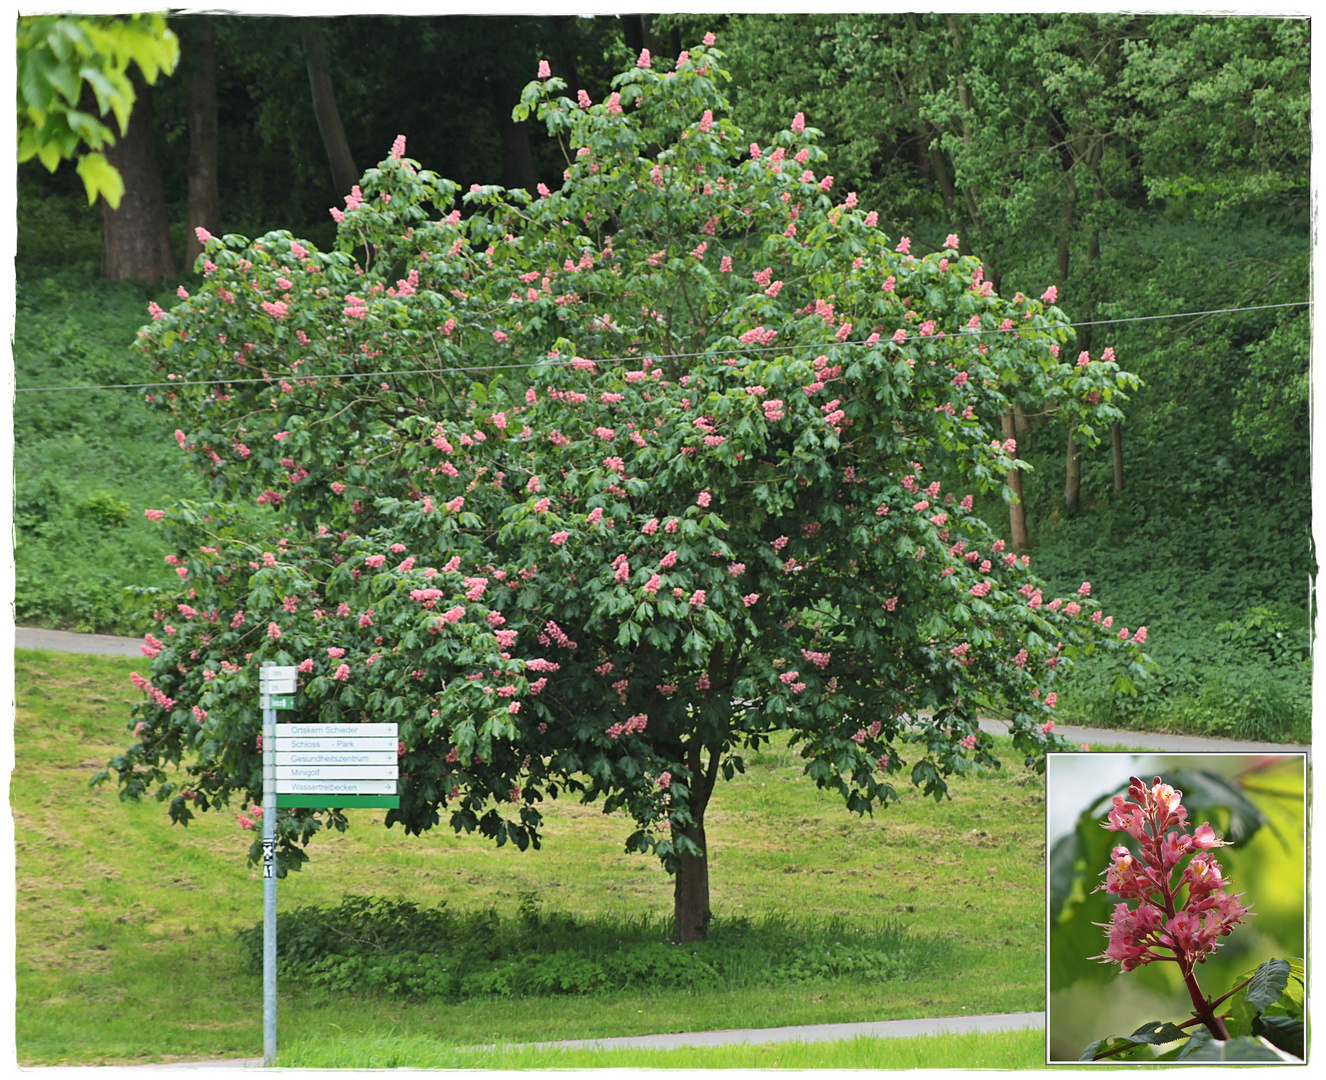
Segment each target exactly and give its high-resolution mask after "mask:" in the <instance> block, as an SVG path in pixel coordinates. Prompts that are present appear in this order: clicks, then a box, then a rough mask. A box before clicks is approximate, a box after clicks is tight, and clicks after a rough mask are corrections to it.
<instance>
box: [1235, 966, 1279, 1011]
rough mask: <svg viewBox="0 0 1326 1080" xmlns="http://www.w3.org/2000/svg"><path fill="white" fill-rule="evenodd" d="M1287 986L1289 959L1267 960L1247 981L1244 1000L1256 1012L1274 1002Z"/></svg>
mask: <svg viewBox="0 0 1326 1080" xmlns="http://www.w3.org/2000/svg"><path fill="white" fill-rule="evenodd" d="M1288 986H1289V961H1287V960H1267V961H1266V963H1264V964H1262V965H1260V966H1259V967H1258V968H1257V972H1256V974H1255V975H1253V977H1252V982H1250V983H1248V989H1247V993H1246V997H1245V1000H1246V1001H1247V1003H1248V1004H1249V1005H1251V1006H1252V1007H1253V1008H1254V1009H1256V1010H1257V1011H1258V1012H1261V1011H1263V1010H1265V1009H1266V1008H1267V1007H1268V1006H1270V1005H1273V1004H1275V1002H1276V1001H1277V1000H1279V998H1280V995H1281V994H1283V993H1284V992H1285V989H1286V988H1287V987H1288Z"/></svg>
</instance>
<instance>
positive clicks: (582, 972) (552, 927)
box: [237, 893, 952, 1001]
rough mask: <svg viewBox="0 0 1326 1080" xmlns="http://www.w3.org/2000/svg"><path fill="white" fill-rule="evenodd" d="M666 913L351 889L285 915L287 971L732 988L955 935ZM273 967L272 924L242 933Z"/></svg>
mask: <svg viewBox="0 0 1326 1080" xmlns="http://www.w3.org/2000/svg"><path fill="white" fill-rule="evenodd" d="M669 931H670V926H669V925H668V924H667V923H666V922H664V921H662V920H650V919H639V920H634V921H628V922H623V921H621V920H612V921H610V922H606V923H605V922H598V921H592V920H584V919H580V918H577V917H576V916H574V915H569V914H564V913H560V912H544V911H542V910H541V906H540V902H539V899H538V897H537V895H536V894H532V893H531V894H526V895H524V896H523V897H522V898H521V903H520V908H519V913H518V915H517V917H516V918H506V919H504V918H502V917H501V916H500V915H499V914H498V913H497V912H496V911H495V910H490V911H488V912H471V913H468V914H461V913H456V912H452V911H450V910H448V909H447V907H446V905H445V902H444V903H443V904H440V905H438V906H437V907H435V908H427V907H421V906H420V905H418V904H416V903H413V902H410V901H404V900H387V899H382V898H370V897H363V896H347V897H345V898H344V899H343V900H342V902H341V903H340V904H338V905H336V906H334V907H297V908H294V909H292V910H289V911H285V912H282V913H281V914H280V915H278V917H277V945H278V953H277V956H278V961H277V964H278V971H279V975H280V977H281V978H284V979H289V980H291V981H293V982H297V983H300V984H302V985H306V986H310V987H325V988H327V989H329V990H333V991H340V992H346V991H350V992H354V993H357V994H366V993H367V994H371V993H380V994H391V995H397V996H401V997H435V998H442V999H445V1000H447V1001H465V1000H468V999H471V998H476V997H494V996H495V997H505V998H510V997H548V996H557V995H564V994H574V995H584V994H609V993H614V992H620V991H629V990H636V991H641V990H650V991H653V990H687V991H695V990H697V989H701V988H703V989H706V990H731V989H740V988H745V987H750V986H760V985H783V986H788V985H791V984H795V983H804V982H819V981H821V980H826V979H830V980H832V979H869V980H871V981H872V982H881V981H885V980H900V979H908V978H913V977H915V976H918V975H921V974H924V973H926V972H930V971H934V970H937V969H939V968H942V967H943V966H944V964H945V962H946V960H947V958H948V957H949V956H950V954H951V952H952V943H951V942H947V941H944V940H942V939H939V938H929V939H926V938H918V937H916V936H914V935H911V934H909V933H907V932H906V931H905V930H904V929H903V928H902V927H901V926H900V925H899V924H897V923H893V922H887V921H886V922H883V923H881V924H879V925H877V926H874V927H866V926H862V925H860V924H859V923H858V922H856V921H855V920H852V921H851V922H846V921H842V922H832V923H829V924H827V925H824V926H813V925H810V924H807V923H804V922H802V921H800V920H794V919H790V918H787V917H783V916H777V915H766V916H763V917H759V918H757V919H754V920H751V919H748V918H738V919H735V920H731V921H728V920H721V921H720V922H719V923H717V924H716V926H715V928H714V930H713V931H712V932H711V934H710V937H709V939H708V940H707V941H704V942H699V943H694V944H691V945H687V946H685V947H680V946H677V945H675V944H673V943H671V942H669V941H668V934H669ZM237 936H238V938H239V941H240V944H241V947H242V948H243V950H244V954H245V957H246V959H247V961H248V964H249V967H250V969H251V970H253V971H255V972H256V971H259V970H261V964H262V926H261V925H258V926H254V927H249V928H246V929H244V930H242V931H240V932H239V934H238V935H237Z"/></svg>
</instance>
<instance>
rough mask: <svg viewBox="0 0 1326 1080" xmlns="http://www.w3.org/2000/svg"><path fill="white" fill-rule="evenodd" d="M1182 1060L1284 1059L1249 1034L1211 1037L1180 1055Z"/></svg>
mask: <svg viewBox="0 0 1326 1080" xmlns="http://www.w3.org/2000/svg"><path fill="white" fill-rule="evenodd" d="M1180 1060H1182V1061H1283V1060H1284V1059H1283V1058H1282V1057H1281V1056H1280V1055H1279V1054H1277V1053H1276V1052H1275V1051H1274V1050H1272V1049H1271V1048H1270V1047H1269V1046H1267V1045H1266V1044H1265V1043H1263V1042H1260V1041H1259V1040H1257V1039H1254V1038H1253V1037H1252V1036H1250V1035H1240V1036H1239V1037H1238V1038H1237V1039H1229V1040H1227V1041H1225V1042H1221V1041H1220V1040H1219V1039H1212V1040H1211V1041H1210V1042H1208V1043H1207V1044H1206V1045H1205V1046H1202V1047H1201V1048H1200V1049H1197V1050H1194V1051H1193V1052H1192V1053H1191V1054H1188V1055H1187V1056H1185V1057H1181V1058H1180Z"/></svg>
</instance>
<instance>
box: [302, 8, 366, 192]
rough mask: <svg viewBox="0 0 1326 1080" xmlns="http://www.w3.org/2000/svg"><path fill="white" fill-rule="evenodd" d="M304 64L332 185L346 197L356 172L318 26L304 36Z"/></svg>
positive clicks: (356, 178) (355, 182)
mask: <svg viewBox="0 0 1326 1080" xmlns="http://www.w3.org/2000/svg"><path fill="white" fill-rule="evenodd" d="M304 61H305V64H306V65H307V67H308V84H309V89H310V90H311V91H312V94H313V114H314V115H315V116H316V117H317V118H318V131H320V132H321V133H322V145H323V146H324V147H325V149H326V151H327V163H328V164H329V165H330V166H331V174H332V184H333V185H334V186H335V188H336V194H337V195H339V196H342V197H344V196H346V195H349V194H350V189H351V188H353V187H354V186H355V184H357V183H359V169H358V168H357V167H356V166H355V162H354V158H353V157H352V156H351V154H350V144H349V142H348V141H347V140H346V138H345V128H344V127H343V126H342V124H341V110H340V109H338V108H337V107H336V92H335V91H334V90H333V88H332V78H331V62H330V60H329V59H328V56H327V35H326V32H325V31H324V30H323V29H322V28H321V27H315V28H314V29H311V30H307V31H305V33H304Z"/></svg>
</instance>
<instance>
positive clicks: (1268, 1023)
mask: <svg viewBox="0 0 1326 1080" xmlns="http://www.w3.org/2000/svg"><path fill="white" fill-rule="evenodd" d="M1303 1031H1304V1024H1303V1021H1302V1020H1294V1019H1293V1018H1291V1017H1288V1016H1259V1017H1258V1018H1257V1021H1256V1023H1254V1024H1253V1026H1252V1033H1253V1034H1254V1035H1260V1036H1261V1037H1262V1038H1264V1039H1265V1040H1266V1041H1267V1042H1271V1043H1274V1044H1275V1045H1276V1046H1278V1047H1279V1048H1280V1049H1281V1050H1283V1051H1284V1052H1285V1053H1287V1054H1293V1055H1294V1056H1295V1057H1299V1058H1301V1057H1302V1056H1303Z"/></svg>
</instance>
